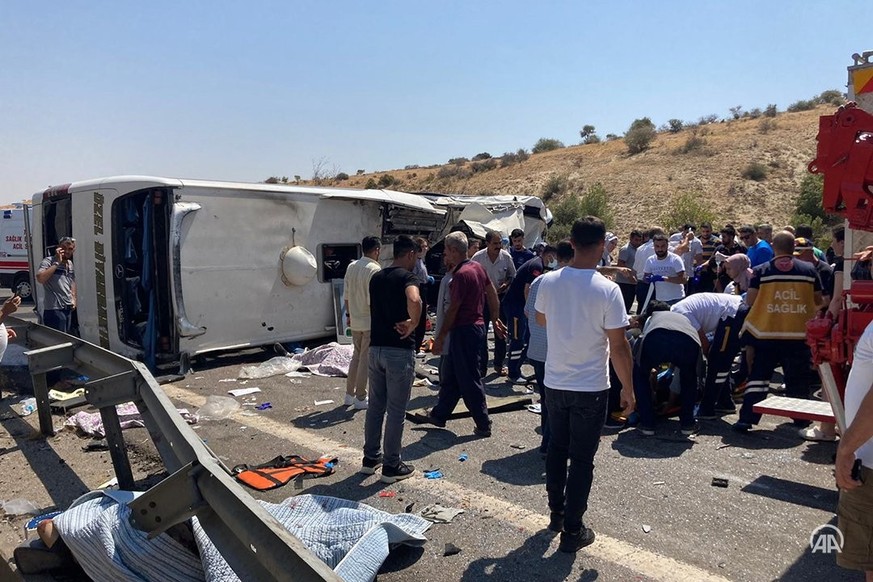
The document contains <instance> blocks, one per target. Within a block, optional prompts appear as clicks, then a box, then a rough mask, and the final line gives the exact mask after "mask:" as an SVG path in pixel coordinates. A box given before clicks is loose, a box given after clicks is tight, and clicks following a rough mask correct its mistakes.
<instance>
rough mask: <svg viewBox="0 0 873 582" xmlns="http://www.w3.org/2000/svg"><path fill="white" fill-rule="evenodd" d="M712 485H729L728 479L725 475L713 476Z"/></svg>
mask: <svg viewBox="0 0 873 582" xmlns="http://www.w3.org/2000/svg"><path fill="white" fill-rule="evenodd" d="M712 486H713V487H727V486H728V480H727V479H725V478H723V477H713V478H712Z"/></svg>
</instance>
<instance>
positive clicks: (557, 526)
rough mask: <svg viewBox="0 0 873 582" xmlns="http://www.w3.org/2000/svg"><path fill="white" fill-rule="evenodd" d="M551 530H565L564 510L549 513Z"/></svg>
mask: <svg viewBox="0 0 873 582" xmlns="http://www.w3.org/2000/svg"><path fill="white" fill-rule="evenodd" d="M549 531H553V532H555V533H561V532H562V531H564V513H563V512H562V511H553V512H552V513H551V514H550V515H549Z"/></svg>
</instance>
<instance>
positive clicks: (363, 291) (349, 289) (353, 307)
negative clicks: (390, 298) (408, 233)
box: [343, 236, 382, 410]
mask: <svg viewBox="0 0 873 582" xmlns="http://www.w3.org/2000/svg"><path fill="white" fill-rule="evenodd" d="M381 250H382V241H380V240H379V237H376V236H365V237H364V239H363V240H362V241H361V251H362V252H363V255H364V256H362V257H361V258H360V259H358V260H357V261H353V262H352V263H351V264H350V265H349V266H348V268H347V269H346V274H345V277H344V278H343V301H344V302H345V306H346V317H347V318H348V321H347V322H346V323H347V324H348V326H349V329H351V331H352V345H353V347H354V350H353V352H352V361H351V363H350V364H349V373H348V375H347V377H346V398H345V401H344V402H345V405H346V406H354V407H355V409H356V410H366V409H367V380H368V377H369V370H370V364H369V362H370V279H372V278H373V274H374V273H377V272H378V271H380V270H381V269H382V267H381V266H380V265H379V253H380V252H381Z"/></svg>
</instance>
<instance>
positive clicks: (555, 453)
mask: <svg viewBox="0 0 873 582" xmlns="http://www.w3.org/2000/svg"><path fill="white" fill-rule="evenodd" d="M571 232H572V234H571V243H572V245H573V249H574V252H575V254H574V258H573V262H572V263H570V264H569V265H568V266H566V267H564V268H563V269H560V270H558V271H552V272H551V273H546V274H545V275H542V276H541V279H542V282H541V283H540V284H539V285H540V287H539V290H538V293H537V298H536V302H535V305H534V309H535V310H536V320H537V323H538V324H540V325H542V326H545V328H546V338H547V341H548V346H549V349H548V352H547V354H546V373H545V379H544V380H545V381H544V384H545V386H546V393H547V397H546V403H547V406H548V413H549V428H550V429H551V438H550V439H549V445H548V452H547V454H546V491H547V493H548V498H549V509H550V510H551V520H550V522H549V529H550V530H552V531H560V532H561V543H560V546H559V548H558V549H559V550H561V551H563V552H576V551H577V550H579V549H580V548H583V547H585V546H587V545H589V544H591V543H593V542H594V532H593V531H592V530H591V529H590V528H588V527H586V526H585V524H584V522H583V520H582V518H583V515H584V514H585V511H586V510H587V509H588V495H589V493H590V492H591V483H592V480H593V478H594V455H595V453H596V452H597V446H598V444H599V443H600V432H601V429H602V428H603V423H604V421H605V420H606V413H607V404H608V400H609V367H608V365H607V359H611V360H612V364H613V366H614V368H615V371H616V374H617V375H618V378H619V380H620V381H621V384H622V390H621V405H622V406H623V407H624V408H625V410H626V412H627V413H629V412H630V411H631V410H633V404H634V396H633V368H632V359H631V353H630V346H629V345H628V343H627V339H625V329H626V327H627V325H628V319H627V314H626V313H625V310H624V301H623V300H622V297H621V290H620V289H619V288H618V285H616V284H615V283H613V282H612V281H610V280H608V279H607V278H606V277H604V276H603V275H601V274H600V273H598V272H597V271H596V267H597V264H598V261H599V260H600V259H601V257H602V255H603V249H604V246H605V238H606V227H605V226H604V224H603V221H601V220H600V219H599V218H596V217H593V216H587V217H585V218H582V219H578V220H576V222H575V223H574V224H573V229H572V231H571ZM568 460H569V461H570V466H569V470H568V468H567V461H568Z"/></svg>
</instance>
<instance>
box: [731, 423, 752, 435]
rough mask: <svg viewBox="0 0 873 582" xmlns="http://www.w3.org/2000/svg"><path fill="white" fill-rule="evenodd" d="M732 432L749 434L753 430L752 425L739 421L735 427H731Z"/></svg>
mask: <svg viewBox="0 0 873 582" xmlns="http://www.w3.org/2000/svg"><path fill="white" fill-rule="evenodd" d="M731 430H733V431H734V432H738V433H740V434H746V433H747V432H749V431H750V430H752V424H751V423H749V422H743V421H738V422H735V423H734V425H733V426H732V427H731Z"/></svg>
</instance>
